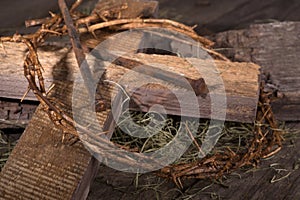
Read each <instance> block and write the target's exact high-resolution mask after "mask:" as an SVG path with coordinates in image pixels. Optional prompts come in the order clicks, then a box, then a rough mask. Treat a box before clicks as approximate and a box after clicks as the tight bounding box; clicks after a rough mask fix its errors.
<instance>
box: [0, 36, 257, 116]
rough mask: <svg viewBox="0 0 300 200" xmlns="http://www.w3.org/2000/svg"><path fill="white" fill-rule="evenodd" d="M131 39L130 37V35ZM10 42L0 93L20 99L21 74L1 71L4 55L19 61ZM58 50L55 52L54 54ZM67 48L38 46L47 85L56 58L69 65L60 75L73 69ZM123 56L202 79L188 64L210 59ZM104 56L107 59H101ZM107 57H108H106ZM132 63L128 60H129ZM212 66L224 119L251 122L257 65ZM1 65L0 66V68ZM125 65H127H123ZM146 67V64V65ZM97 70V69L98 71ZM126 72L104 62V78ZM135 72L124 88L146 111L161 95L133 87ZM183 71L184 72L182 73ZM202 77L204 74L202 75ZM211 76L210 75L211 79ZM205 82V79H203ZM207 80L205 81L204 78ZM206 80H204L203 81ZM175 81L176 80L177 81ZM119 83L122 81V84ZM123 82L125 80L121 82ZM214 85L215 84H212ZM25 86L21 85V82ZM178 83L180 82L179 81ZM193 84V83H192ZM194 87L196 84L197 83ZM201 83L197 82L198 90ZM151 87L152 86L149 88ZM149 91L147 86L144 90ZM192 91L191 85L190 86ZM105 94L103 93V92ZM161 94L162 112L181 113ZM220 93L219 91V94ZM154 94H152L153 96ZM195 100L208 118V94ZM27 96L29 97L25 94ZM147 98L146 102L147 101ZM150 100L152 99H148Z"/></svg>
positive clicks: (206, 64)
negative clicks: (223, 101) (222, 95)
mask: <svg viewBox="0 0 300 200" xmlns="http://www.w3.org/2000/svg"><path fill="white" fill-rule="evenodd" d="M137 37H138V38H140V39H141V38H142V36H140V35H139V34H137ZM131 39H132V38H131ZM124 41H125V44H121V45H120V47H122V48H125V47H126V45H127V43H128V44H130V45H131V46H133V44H134V45H136V48H138V45H139V40H137V41H133V42H129V40H125V39H124ZM13 45H14V44H12V43H4V46H9V48H6V49H7V51H8V50H10V52H7V54H6V57H4V58H5V60H4V63H6V64H5V65H3V68H4V70H3V71H2V72H1V73H2V74H1V76H0V79H2V80H4V79H5V80H6V79H11V80H13V81H6V84H5V85H6V86H5V88H4V90H3V91H2V92H1V91H0V95H1V96H4V97H10V98H18V97H19V98H21V96H22V95H21V94H23V91H25V88H26V87H25V88H23V91H22V92H21V91H20V90H21V89H22V88H20V87H19V85H22V83H23V82H25V80H24V79H22V73H21V72H20V71H18V70H16V71H13V70H9V71H7V70H5V69H7V67H6V66H7V65H9V63H11V62H12V61H11V59H9V58H8V57H10V56H14V57H13V58H15V57H16V58H15V60H20V58H19V57H18V56H16V55H13V53H12V49H13ZM127 46H128V45H127ZM120 51H124V50H123V49H120ZM58 52H59V53H58ZM67 52H68V48H61V49H59V50H57V51H56V52H53V51H52V53H51V51H49V52H47V51H46V52H45V51H44V50H43V49H40V51H39V54H40V59H41V63H42V65H43V66H45V72H44V77H45V80H46V83H48V84H47V85H48V86H49V85H50V84H49V83H51V81H52V80H56V79H59V76H58V75H57V74H56V70H57V69H59V67H61V66H59V64H58V63H59V61H60V60H65V61H67V62H69V64H70V65H71V66H72V67H71V68H70V69H62V70H63V71H64V73H65V74H64V76H67V77H68V76H71V74H72V69H73V68H74V65H75V62H73V63H72V61H70V60H68V57H69V56H70V55H69V54H67ZM46 58H51V59H46ZM124 58H126V59H129V60H131V61H134V62H135V63H138V64H141V65H146V66H147V65H148V66H151V65H153V69H157V70H164V71H166V72H172V73H176V74H178V75H179V77H187V78H189V79H190V80H203V76H202V75H201V74H199V72H197V70H196V69H193V67H190V66H191V64H190V62H195V63H198V64H199V66H198V67H200V68H202V69H203V70H208V69H209V67H210V66H211V64H212V63H213V62H211V61H204V60H201V59H198V60H197V59H196V60H194V61H193V59H191V60H190V61H189V62H187V61H186V60H185V59H183V58H180V57H175V56H167V55H148V54H143V53H138V54H129V55H127V57H126V56H124ZM104 59H107V58H104ZM108 60H109V59H108ZM154 61H155V62H154ZM19 62H21V61H19ZM51 63H57V64H55V65H54V67H53V69H52V68H51ZM116 64H122V65H124V66H125V67H120V66H117V65H116ZM131 64H132V63H131ZM213 64H214V65H216V66H217V68H218V70H219V71H220V74H221V78H222V79H223V81H224V84H225V91H226V93H227V117H226V120H228V121H241V122H253V121H254V119H255V115H256V105H257V100H258V90H259V87H258V75H259V67H258V66H257V65H254V64H251V63H227V62H222V61H215V62H214V63H213ZM1 67H2V66H0V68H1ZM130 67H131V68H134V67H138V66H130ZM127 68H128V67H127ZM146 68H147V67H146ZM100 71H101V70H100ZM128 73H129V70H128V69H126V63H124V62H122V63H115V64H111V63H108V64H107V78H108V79H109V80H111V81H114V82H120V80H122V77H123V76H124V75H126V74H128ZM136 73H137V74H135V75H133V77H132V78H131V80H127V81H128V83H126V87H128V90H129V93H131V91H135V93H134V95H133V97H132V98H133V100H134V101H135V102H136V103H138V104H140V105H142V106H140V109H141V110H143V111H147V110H148V109H149V108H150V107H151V106H152V105H153V104H156V103H158V102H157V101H156V100H159V99H160V98H161V96H160V94H159V92H158V93H156V92H152V93H151V92H150V93H149V91H147V92H146V91H142V90H136V89H137V88H139V87H141V86H143V84H144V81H145V80H136V78H135V77H144V76H142V75H139V73H138V72H136ZM6 74H8V75H6ZM183 74H184V75H183ZM127 78H128V77H127ZM148 78H149V80H148V81H151V79H153V81H154V82H157V81H158V82H160V81H162V82H161V83H162V84H163V85H169V86H170V87H171V88H174V89H176V88H177V89H176V90H182V94H184V93H185V92H186V91H187V90H186V89H184V88H181V87H178V84H176V83H175V84H174V81H176V79H175V80H173V82H171V83H170V81H168V80H164V78H162V79H161V80H159V77H154V78H153V76H152V77H148ZM205 78H206V79H207V78H208V77H205ZM212 79H214V78H212ZM204 81H205V79H204ZM207 81H209V80H207ZM207 81H206V82H207ZM178 82H179V81H178ZM210 82H213V80H210ZM122 84H123V83H122ZM124 84H125V83H124ZM213 84H217V83H213ZM213 84H211V85H210V86H211V88H215V89H214V90H212V89H211V92H214V93H216V94H218V92H216V91H217V88H218V87H216V86H214V85H213ZM13 86H14V87H15V88H18V89H17V90H15V91H14V90H9V88H12V87H13ZM23 86H25V84H23ZM179 86H180V84H179ZM196 86H197V85H196ZM197 87H198V86H197ZM201 87H202V86H201V85H199V88H200V90H201V91H202V89H201ZM153 89H154V88H153ZM147 90H149V89H147ZM194 90H195V88H194ZM104 93H105V92H104ZM162 93H165V94H166V96H163V98H164V99H165V100H163V101H162V102H161V103H163V105H164V106H166V111H167V112H168V113H169V114H175V115H181V114H182V113H181V112H180V108H181V107H180V106H179V105H178V103H177V101H176V99H174V98H171V99H170V100H169V99H168V95H167V93H168V92H162ZM147 94H148V95H150V94H151V95H153V98H150V99H144V98H140V97H141V96H145V95H147ZM219 94H220V93H219ZM155 95H156V96H155ZM196 95H197V98H198V102H199V109H200V113H201V116H203V117H204V118H209V117H210V109H211V107H210V103H211V99H210V97H209V95H205V96H207V98H205V96H203V95H199V94H197V93H196ZM108 96H109V94H106V97H107V98H109V97H108ZM27 98H31V96H29V97H27ZM149 100H150V102H149ZM151 101H152V102H151ZM185 103H186V105H187V106H188V107H189V110H190V111H191V114H188V113H186V115H187V116H195V115H193V114H192V113H194V112H192V111H194V110H195V105H194V104H192V103H191V102H189V98H187V99H186V101H185Z"/></svg>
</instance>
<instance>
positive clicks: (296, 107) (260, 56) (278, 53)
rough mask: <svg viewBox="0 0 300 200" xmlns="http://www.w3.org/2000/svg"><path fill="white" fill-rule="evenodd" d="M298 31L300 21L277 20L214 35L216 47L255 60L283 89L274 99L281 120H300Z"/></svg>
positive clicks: (272, 82) (273, 84)
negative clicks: (278, 97) (276, 98)
mask: <svg viewBox="0 0 300 200" xmlns="http://www.w3.org/2000/svg"><path fill="white" fill-rule="evenodd" d="M299 32H300V22H276V23H269V24H255V25H251V26H250V27H249V28H248V29H243V30H233V31H227V32H223V33H219V34H217V35H216V36H215V41H216V48H219V49H220V51H221V52H222V53H223V54H225V55H227V56H228V57H230V58H232V59H233V60H235V61H242V62H253V63H256V64H258V65H260V66H261V67H262V71H263V72H265V73H266V74H269V75H270V80H269V86H271V87H273V88H274V89H275V90H278V91H279V92H280V93H281V94H282V93H283V98H281V99H278V100H276V101H274V102H273V103H272V107H273V111H274V114H275V117H276V118H277V119H279V120H287V121H299V120H300V95H299V94H300V93H299V91H300V78H299V77H300V67H299V55H300V40H299ZM281 94H280V95H279V96H281Z"/></svg>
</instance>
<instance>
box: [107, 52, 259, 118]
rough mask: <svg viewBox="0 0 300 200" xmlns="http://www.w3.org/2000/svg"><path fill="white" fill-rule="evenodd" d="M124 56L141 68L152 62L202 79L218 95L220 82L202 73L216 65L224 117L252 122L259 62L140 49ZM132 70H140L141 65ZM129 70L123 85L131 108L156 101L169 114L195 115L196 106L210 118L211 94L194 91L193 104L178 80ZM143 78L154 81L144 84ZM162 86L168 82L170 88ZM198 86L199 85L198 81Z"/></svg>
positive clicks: (203, 115)
mask: <svg viewBox="0 0 300 200" xmlns="http://www.w3.org/2000/svg"><path fill="white" fill-rule="evenodd" d="M124 58H126V59H130V60H131V61H135V62H136V63H140V65H137V66H136V67H142V68H143V69H144V68H147V67H148V66H152V68H154V69H155V68H157V69H162V70H164V71H166V72H173V73H177V74H180V75H181V77H183V78H184V77H190V79H193V80H201V79H204V81H205V82H206V84H208V85H209V86H208V88H209V90H210V91H209V92H210V94H214V95H220V97H221V95H222V92H221V91H222V90H221V88H222V87H220V85H219V84H220V83H219V82H217V81H215V79H216V76H213V77H210V76H205V74H209V71H210V70H211V68H212V67H213V66H216V70H218V71H219V73H220V78H221V79H222V80H223V82H224V87H225V92H226V98H227V109H226V114H227V115H226V120H228V121H240V122H253V121H254V120H255V116H256V107H257V106H256V105H257V103H258V92H259V80H258V78H259V73H260V72H259V66H258V65H255V64H253V63H231V62H225V61H214V62H211V61H210V60H201V59H196V58H186V59H182V58H180V57H175V56H167V55H148V54H143V53H139V54H135V55H130V56H125V57H124ZM132 63H134V62H130V63H129V64H132ZM123 65H126V63H125V62H123ZM193 65H194V66H193ZM196 65H197V66H196ZM212 65H213V66H212ZM131 67H132V66H131ZM197 67H199V68H201V72H203V73H205V74H204V76H203V75H201V74H200V72H199V71H198V70H197ZM115 69H116V68H112V69H111V71H113V70H115ZM118 70H120V69H118ZM135 71H141V69H140V70H135ZM128 73H129V72H128V71H127V72H125V74H127V79H126V80H124V81H123V82H122V85H126V86H127V87H128V93H129V94H131V98H132V104H131V106H132V108H134V109H137V110H139V109H140V110H142V111H145V112H147V111H149V109H150V108H151V107H152V106H154V105H156V104H159V105H162V106H163V107H164V108H165V110H166V112H167V113H168V114H172V115H179V116H180V115H185V116H191V117H197V114H196V112H195V109H199V111H200V114H201V118H211V97H210V95H205V96H203V95H199V94H198V95H197V93H195V94H194V95H195V96H196V97H197V99H198V105H194V102H193V101H191V98H188V97H184V96H185V95H186V93H187V91H188V90H187V89H185V88H184V87H180V84H173V83H171V84H170V82H169V81H167V79H162V80H163V81H162V80H157V79H155V78H149V77H148V79H149V80H147V81H145V80H143V78H144V77H146V76H143V75H139V73H135V72H131V73H130V74H131V75H130V76H131V77H129V75H128ZM204 77H205V78H204ZM116 80H117V79H116ZM164 80H165V81H164ZM145 82H153V83H157V84H146V85H145ZM178 82H179V81H178ZM164 86H171V87H170V88H171V90H170V88H169V89H168V88H167V87H164ZM198 87H199V88H200V87H201V85H199V86H198ZM173 92H177V93H180V94H182V98H183V99H184V101H182V102H180V103H179V102H178V101H179V99H177V98H176V96H175V95H174V94H173ZM218 106H223V105H218ZM218 106H217V107H218ZM182 107H185V108H188V109H187V110H186V113H182V110H181V109H182ZM220 108H221V107H220Z"/></svg>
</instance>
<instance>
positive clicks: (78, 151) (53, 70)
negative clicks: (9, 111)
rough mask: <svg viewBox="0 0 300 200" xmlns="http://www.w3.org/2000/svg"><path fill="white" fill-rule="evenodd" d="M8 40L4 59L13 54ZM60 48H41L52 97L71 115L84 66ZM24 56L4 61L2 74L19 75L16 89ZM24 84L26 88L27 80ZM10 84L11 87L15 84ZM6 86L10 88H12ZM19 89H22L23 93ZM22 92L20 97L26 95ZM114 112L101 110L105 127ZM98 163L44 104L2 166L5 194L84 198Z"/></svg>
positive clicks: (0, 186)
mask: <svg viewBox="0 0 300 200" xmlns="http://www.w3.org/2000/svg"><path fill="white" fill-rule="evenodd" d="M4 45H5V47H8V48H6V51H7V54H2V55H1V56H3V58H4V59H3V60H4V61H7V60H10V59H8V58H9V57H10V55H11V53H12V52H11V51H10V47H11V46H9V45H6V44H4ZM16 46H17V47H20V46H21V47H22V44H16ZM21 49H22V48H21ZM55 49H56V50H57V51H53V49H51V48H50V49H49V48H45V49H43V51H41V52H43V53H44V54H43V56H41V60H44V61H43V62H44V64H43V65H44V68H45V72H44V75H45V77H47V79H46V80H47V83H48V86H49V85H50V83H53V84H54V87H53V89H52V90H51V92H50V94H49V97H50V98H52V99H55V101H56V102H59V103H58V104H57V105H58V106H59V107H60V109H62V110H63V111H64V112H66V113H68V114H69V115H70V116H71V115H72V113H71V111H72V109H71V100H72V91H73V80H74V77H76V76H77V75H78V73H79V70H78V67H77V66H76V61H75V57H74V55H73V53H72V52H70V51H69V48H67V47H64V48H58V49H57V47H55ZM60 50H61V51H60ZM49 53H50V55H49ZM23 55H24V54H21V55H15V57H13V58H12V59H13V60H12V61H10V62H2V64H4V65H3V66H4V67H3V70H1V77H3V76H5V75H6V74H7V75H8V77H7V78H8V79H9V78H14V77H16V79H13V80H15V81H16V82H15V83H14V84H15V86H16V88H19V85H18V84H20V83H23V78H22V76H23V75H22V64H16V61H17V63H18V61H21V60H22V58H23ZM47 55H48V56H49V57H48V56H47ZM44 56H46V57H44ZM47 57H48V58H47ZM14 58H15V59H14ZM49 58H51V59H49ZM47 60H48V61H47ZM11 66H13V67H11ZM5 73H6V74H5ZM21 86H22V85H21ZM24 86H25V87H24V89H25V90H26V87H27V84H24ZM7 88H10V87H9V84H8V85H7ZM25 90H24V91H25ZM3 91H4V92H6V90H3ZM19 91H20V88H19V90H17V92H19ZM14 92H15V93H12V94H16V91H14ZM7 93H8V92H6V93H4V94H7ZM22 93H23V92H22ZM22 93H21V95H20V94H16V96H17V97H19V98H20V97H21V96H22ZM78 98H80V97H78ZM108 113H109V110H106V111H103V112H100V113H98V115H97V117H98V120H99V123H100V125H102V126H104V124H105V121H106V119H107V116H108ZM87 120H89V119H87ZM106 124H109V123H106ZM106 126H107V125H106ZM97 166H98V161H96V160H95V159H94V158H92V156H91V155H90V153H89V152H88V151H87V150H86V149H85V147H84V146H83V145H82V144H81V143H80V142H77V143H75V144H74V145H69V144H68V143H63V142H62V130H61V129H59V128H57V127H56V126H55V125H54V124H53V122H52V121H51V120H50V119H49V116H48V115H47V114H46V113H45V112H44V111H43V110H42V107H41V106H39V108H38V110H37V111H36V112H35V114H34V116H33V118H32V120H31V122H30V123H29V125H28V126H27V128H26V130H25V132H24V134H23V135H22V137H21V138H20V140H19V142H18V144H17V146H16V147H15V148H14V150H13V152H12V154H11V155H10V157H9V160H8V161H7V163H6V165H5V167H4V168H3V170H2V171H1V174H0V197H3V198H5V199H22V198H27V199H84V198H86V196H87V194H88V190H89V189H88V188H89V185H90V182H91V181H92V177H93V176H94V175H95V173H96V172H97Z"/></svg>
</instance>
